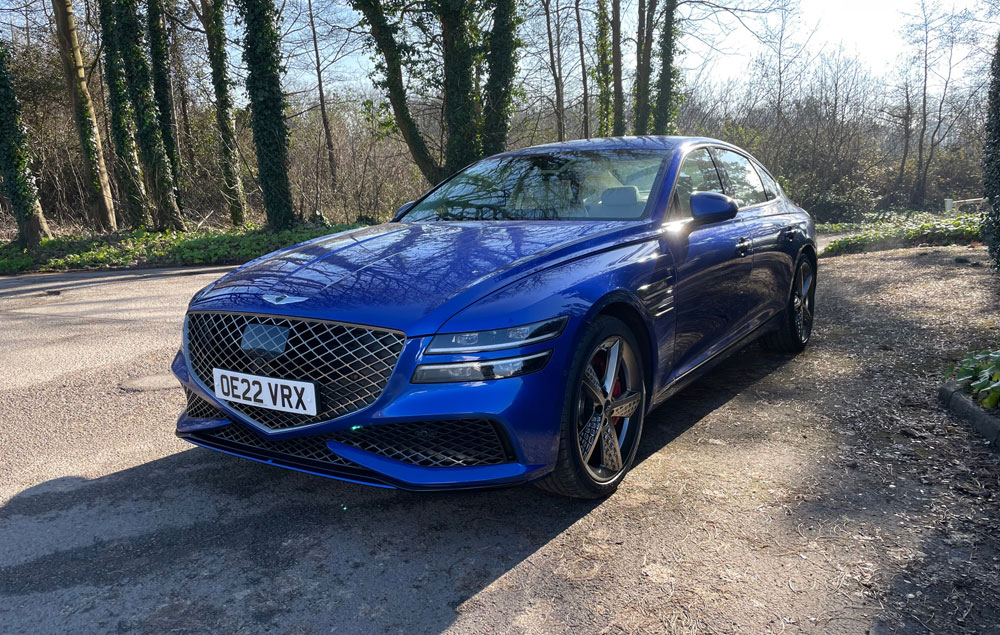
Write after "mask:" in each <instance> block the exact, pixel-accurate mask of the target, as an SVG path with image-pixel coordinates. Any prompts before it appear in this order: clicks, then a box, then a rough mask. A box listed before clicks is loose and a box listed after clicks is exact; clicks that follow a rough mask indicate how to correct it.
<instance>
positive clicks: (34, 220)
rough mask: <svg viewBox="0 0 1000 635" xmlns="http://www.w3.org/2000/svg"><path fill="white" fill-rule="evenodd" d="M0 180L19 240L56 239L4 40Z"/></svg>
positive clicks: (0, 52) (31, 243) (0, 49)
mask: <svg viewBox="0 0 1000 635" xmlns="http://www.w3.org/2000/svg"><path fill="white" fill-rule="evenodd" d="M0 183H2V185H3V188H4V195H5V196H6V198H7V201H8V203H9V204H10V207H11V209H12V211H13V212H14V219H15V220H16V221H17V242H18V243H19V244H21V245H22V246H24V247H27V248H28V249H34V248H35V247H37V246H38V244H39V243H40V242H41V241H42V239H43V238H52V233H51V232H49V226H48V224H47V223H46V222H45V216H44V215H42V205H41V203H39V201H38V188H37V186H36V185H35V175H34V174H32V173H31V155H30V152H29V151H28V133H27V131H26V130H25V129H24V122H23V121H22V119H21V103H20V102H19V101H18V100H17V95H16V94H15V93H14V78H13V77H12V76H11V72H10V52H9V51H8V50H7V43H6V42H4V41H3V40H0Z"/></svg>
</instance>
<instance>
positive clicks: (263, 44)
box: [236, 0, 295, 231]
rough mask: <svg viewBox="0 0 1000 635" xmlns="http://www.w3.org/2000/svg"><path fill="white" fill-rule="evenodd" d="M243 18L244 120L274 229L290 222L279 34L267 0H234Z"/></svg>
mask: <svg viewBox="0 0 1000 635" xmlns="http://www.w3.org/2000/svg"><path fill="white" fill-rule="evenodd" d="M236 8H237V10H238V11H239V14H240V18H241V20H242V22H243V28H244V35H243V62H244V63H245V64H246V66H247V81H246V87H247V94H248V95H249V97H250V122H251V125H252V127H253V142H254V146H255V147H256V149H257V172H258V177H257V180H258V183H259V184H260V188H261V192H262V194H263V198H264V210H265V212H266V214H267V224H268V226H269V227H271V228H272V229H274V230H275V231H279V230H282V229H287V228H289V227H291V226H292V225H293V224H294V222H295V211H294V209H293V207H292V191H291V186H290V185H289V182H288V167H289V165H288V126H287V124H286V123H285V106H286V102H285V93H284V92H283V91H282V90H281V73H282V72H283V70H284V69H283V68H282V65H281V50H280V48H279V47H280V44H281V34H280V33H279V32H278V11H277V9H276V8H275V6H274V2H273V0H236Z"/></svg>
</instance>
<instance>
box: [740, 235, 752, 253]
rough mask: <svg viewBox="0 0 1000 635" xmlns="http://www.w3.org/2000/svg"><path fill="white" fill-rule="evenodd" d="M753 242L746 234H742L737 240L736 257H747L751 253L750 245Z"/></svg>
mask: <svg viewBox="0 0 1000 635" xmlns="http://www.w3.org/2000/svg"><path fill="white" fill-rule="evenodd" d="M752 245H753V243H751V242H750V239H749V238H747V237H746V236H741V237H740V239H739V240H737V241H736V257H737V258H746V257H747V256H748V255H750V247H751V246H752Z"/></svg>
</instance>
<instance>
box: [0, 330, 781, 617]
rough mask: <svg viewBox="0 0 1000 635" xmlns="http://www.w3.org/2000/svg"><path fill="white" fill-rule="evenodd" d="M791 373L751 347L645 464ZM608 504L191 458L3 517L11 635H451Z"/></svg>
mask: <svg viewBox="0 0 1000 635" xmlns="http://www.w3.org/2000/svg"><path fill="white" fill-rule="evenodd" d="M783 362H784V358H781V357H777V356H771V355H767V354H764V353H763V352H762V351H761V350H760V349H759V348H758V347H755V346H752V347H750V348H749V349H747V350H746V351H744V352H743V353H741V354H739V355H737V356H736V357H735V358H733V359H731V360H730V361H727V362H725V363H723V364H722V365H720V366H719V367H717V369H716V370H715V371H714V372H713V373H712V375H711V376H710V377H709V378H706V379H703V380H701V381H699V382H697V383H695V384H694V385H692V386H691V387H689V388H688V389H686V390H685V391H683V392H682V393H680V394H679V395H677V396H676V397H674V398H672V399H671V400H669V401H668V402H667V403H666V404H664V405H663V406H661V407H660V408H659V409H658V410H657V411H655V412H654V413H653V415H652V416H651V417H649V420H648V423H647V427H646V431H645V434H644V439H643V441H642V444H641V446H640V449H639V453H638V457H637V461H642V460H644V459H645V458H647V457H649V456H650V455H651V454H653V453H655V452H657V451H659V450H660V449H661V448H663V447H664V446H666V445H668V444H669V443H670V442H671V441H673V439H675V438H676V437H677V436H679V435H681V434H682V433H683V432H684V431H685V430H687V429H689V428H690V427H692V426H693V425H695V424H696V423H697V422H698V421H699V420H700V419H702V418H703V417H704V416H705V415H707V414H708V413H710V412H711V411H712V410H713V409H715V408H717V407H719V406H720V405H722V404H724V403H726V402H727V401H728V400H729V399H731V398H733V397H734V396H735V395H737V394H738V393H739V392H740V391H741V390H743V389H745V388H747V387H749V386H752V385H753V384H754V383H755V382H756V381H758V380H759V379H761V378H762V377H764V376H766V375H767V374H769V373H770V372H773V371H774V370H775V369H777V368H778V367H779V366H780V365H781V364H782V363H783ZM719 377H724V378H725V380H724V381H719V380H718V379H717V378H719ZM713 378H716V379H713ZM626 486H627V485H626ZM602 504H604V503H603V502H601V501H576V500H569V499H564V498H561V497H557V496H553V495H548V494H545V493H543V492H541V491H539V490H536V489H534V488H528V487H519V488H507V489H496V490H481V491H465V492H451V493H430V494H428V493H423V494H418V493H409V492H402V491H397V490H386V489H377V488H369V487H361V486H357V485H352V484H347V483H340V482H337V481H329V480H324V479H318V478H315V477H311V476H307V475H303V474H299V473H296V472H290V471H286V470H281V469H278V468H269V467H266V466H261V465H260V464H257V463H252V462H249V461H244V460H241V459H237V458H233V457H228V456H225V455H222V454H219V453H215V452H211V451H208V450H203V449H200V448H193V449H190V450H184V451H180V452H177V453H175V454H171V455H169V456H166V457H164V458H161V459H157V460H154V461H150V462H148V463H144V464H142V465H137V466H135V467H132V468H129V469H125V470H121V471H119V472H115V473H112V474H109V475H107V476H103V477H100V478H96V479H93V480H87V479H81V478H77V477H71V478H62V479H54V480H51V481H48V482H46V483H43V484H40V485H38V486H36V487H33V488H31V489H28V490H25V491H23V492H21V493H19V494H18V495H16V496H15V497H14V498H12V499H11V500H10V501H8V502H7V503H6V504H5V505H4V506H3V507H0V542H2V543H3V544H5V545H6V546H7V547H6V548H5V550H4V552H3V553H2V554H0V597H2V598H4V599H3V600H2V602H3V604H4V605H6V606H7V607H9V608H8V610H7V611H6V612H4V611H0V631H6V632H13V631H19V630H24V629H28V628H31V629H32V630H36V631H38V632H47V631H61V632H65V631H67V630H71V631H72V630H93V629H95V628H96V629H97V630H112V629H114V630H119V631H126V632H127V631H146V630H155V631H168V630H169V631H174V632H206V631H208V632H234V631H241V630H242V631H247V630H249V631H260V630H268V629H273V628H280V629H284V628H289V627H291V628H292V630H296V631H308V630H316V631H320V630H322V631H329V630H332V629H336V630H338V631H340V632H383V631H390V630H404V629H405V630H410V631H415V632H435V631H441V630H443V629H445V628H447V627H448V626H449V625H450V624H452V623H453V622H454V621H455V619H456V618H457V615H458V614H459V613H460V612H461V611H462V605H463V603H464V602H465V601H466V600H467V599H469V598H471V597H472V596H474V595H476V594H477V593H478V592H480V591H481V590H482V589H484V588H486V587H487V586H489V585H491V584H494V583H497V584H503V582H498V579H500V578H502V576H503V575H504V574H505V573H506V572H507V571H510V570H511V569H513V568H514V567H516V566H517V565H518V564H519V563H521V562H523V561H524V560H525V559H527V558H528V557H529V556H531V555H532V554H534V553H535V552H536V551H538V550H539V549H540V548H542V547H543V546H545V545H546V544H548V543H549V542H550V541H552V540H553V539H556V538H557V537H558V536H559V535H560V534H561V533H563V532H564V531H566V529H567V528H569V527H570V526H571V525H573V524H574V523H576V522H578V521H580V520H581V519H583V518H584V517H585V516H587V514H588V513H590V512H591V511H592V510H594V509H595V508H597V507H598V506H600V505H602ZM12 607H17V608H12Z"/></svg>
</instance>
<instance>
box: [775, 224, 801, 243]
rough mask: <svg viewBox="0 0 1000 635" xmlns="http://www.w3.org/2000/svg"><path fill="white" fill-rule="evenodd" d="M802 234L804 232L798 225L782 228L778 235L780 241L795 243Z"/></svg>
mask: <svg viewBox="0 0 1000 635" xmlns="http://www.w3.org/2000/svg"><path fill="white" fill-rule="evenodd" d="M801 234H802V230H801V229H800V228H799V227H798V226H797V225H789V226H787V227H782V228H781V232H779V234H778V239H779V240H781V241H784V242H789V243H791V242H795V239H796V238H798V237H799V236H800V235H801Z"/></svg>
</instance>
